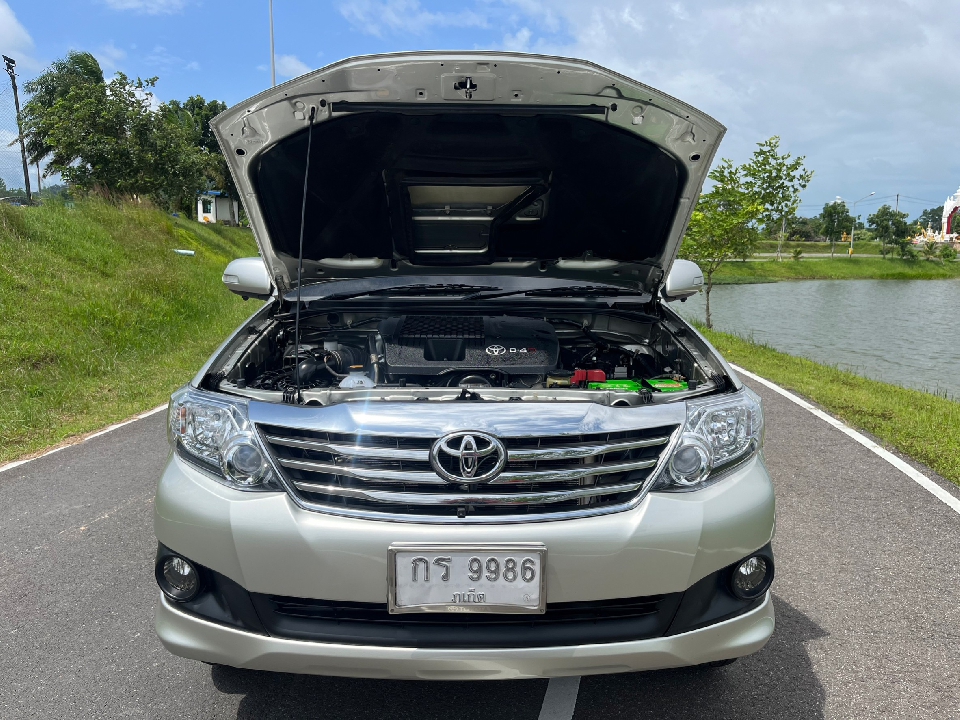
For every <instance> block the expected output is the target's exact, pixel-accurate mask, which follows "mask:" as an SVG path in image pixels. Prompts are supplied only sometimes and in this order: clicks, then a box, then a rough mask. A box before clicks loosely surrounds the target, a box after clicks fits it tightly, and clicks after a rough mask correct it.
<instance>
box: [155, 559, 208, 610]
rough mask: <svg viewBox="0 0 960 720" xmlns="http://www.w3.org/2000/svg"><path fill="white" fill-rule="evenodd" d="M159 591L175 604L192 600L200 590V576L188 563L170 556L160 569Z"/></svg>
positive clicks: (185, 560)
mask: <svg viewBox="0 0 960 720" xmlns="http://www.w3.org/2000/svg"><path fill="white" fill-rule="evenodd" d="M157 579H158V580H159V581H160V589H161V590H163V592H164V593H165V594H166V595H167V597H169V598H171V599H172V600H176V601H177V602H184V601H185V600H191V599H193V598H194V597H195V596H196V594H197V592H198V591H199V590H200V575H199V573H197V569H196V568H195V567H194V566H193V565H191V564H190V561H189V560H187V559H185V558H182V557H179V556H177V555H172V556H170V557H168V558H165V559H164V561H163V565H162V567H161V568H160V572H159V577H158V578H157Z"/></svg>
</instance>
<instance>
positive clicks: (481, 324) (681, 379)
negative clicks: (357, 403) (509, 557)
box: [216, 306, 724, 406]
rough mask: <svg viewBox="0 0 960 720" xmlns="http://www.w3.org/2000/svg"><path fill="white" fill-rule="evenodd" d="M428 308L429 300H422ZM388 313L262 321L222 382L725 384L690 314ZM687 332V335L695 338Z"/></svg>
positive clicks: (444, 388) (597, 389)
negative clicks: (689, 323) (679, 318)
mask: <svg viewBox="0 0 960 720" xmlns="http://www.w3.org/2000/svg"><path fill="white" fill-rule="evenodd" d="M418 310H419V308H418ZM511 310H512V311H511V312H510V313H509V314H483V315H470V314H452V313H450V312H443V311H441V310H439V309H433V310H431V311H428V312H424V311H422V310H419V311H418V312H406V313H404V314H395V315H394V314H390V315H387V316H383V315H378V314H373V313H366V314H364V313H339V312H327V313H319V314H314V315H311V316H310V317H308V318H305V319H304V321H303V322H302V323H301V325H300V337H299V342H298V341H297V337H296V331H295V323H293V322H291V321H290V319H289V316H284V317H280V316H275V317H274V318H272V319H268V320H265V321H260V322H259V323H257V322H255V323H252V324H251V325H249V326H248V328H247V335H246V336H242V337H241V339H240V340H241V341H240V342H239V343H236V344H235V347H234V348H233V352H232V353H230V357H229V359H228V360H227V361H226V362H225V363H224V364H223V365H222V370H220V371H219V372H218V373H216V376H217V377H216V384H217V386H218V388H219V389H220V390H222V391H226V392H231V393H235V394H241V395H245V396H248V397H252V398H256V399H259V400H266V401H272V402H294V398H295V397H296V395H297V389H298V387H299V389H300V393H301V395H300V397H301V402H303V403H305V404H308V405H310V404H314V405H316V404H320V405H328V404H333V403H338V402H346V401H350V400H368V401H369V400H375V399H379V400H395V401H402V400H503V401H523V400H537V401H544V400H558V401H581V402H583V401H590V402H599V403H602V404H607V405H613V406H635V405H643V404H647V403H651V402H666V401H669V400H671V399H679V397H682V396H689V395H691V394H693V393H696V394H701V393H702V392H705V391H712V390H714V389H717V388H718V387H721V386H722V384H723V382H724V379H723V376H722V369H720V368H718V367H715V366H714V365H713V363H712V362H711V361H710V360H708V357H709V351H707V350H706V349H705V348H698V345H699V342H691V340H693V339H694V338H692V337H690V334H689V333H687V332H686V328H685V327H684V326H683V325H682V324H680V323H674V324H671V323H670V322H669V320H667V319H663V318H656V317H651V316H645V315H639V316H638V315H636V314H633V315H631V314H627V315H624V314H620V313H615V312H611V313H556V314H551V315H544V314H542V313H541V314H537V315H534V314H533V313H523V312H522V311H518V308H516V306H514V308H512V309H511ZM684 336H686V337H684Z"/></svg>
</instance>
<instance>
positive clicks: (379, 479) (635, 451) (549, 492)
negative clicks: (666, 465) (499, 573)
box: [258, 424, 677, 522]
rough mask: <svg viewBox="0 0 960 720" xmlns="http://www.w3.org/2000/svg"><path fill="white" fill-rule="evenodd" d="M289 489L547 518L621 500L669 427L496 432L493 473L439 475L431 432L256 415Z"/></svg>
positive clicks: (449, 514) (325, 504)
mask: <svg viewBox="0 0 960 720" xmlns="http://www.w3.org/2000/svg"><path fill="white" fill-rule="evenodd" d="M258 428H259V431H260V435H261V437H262V438H263V440H264V442H265V444H266V445H267V447H268V449H269V451H270V453H271V455H272V456H273V460H274V462H275V464H276V466H277V468H278V469H279V470H280V472H281V474H282V475H283V477H284V480H285V481H286V484H287V486H288V488H289V489H290V491H291V493H292V494H293V495H294V496H295V497H296V498H297V499H298V501H300V504H301V505H303V506H304V507H307V508H309V509H315V510H321V511H323V510H326V511H332V512H336V513H338V514H343V515H353V516H366V517H382V518H384V519H398V520H408V521H409V520H414V521H416V520H421V521H427V522H429V521H446V520H449V521H457V520H461V521H462V520H463V519H467V520H479V521H487V522H509V521H511V520H533V519H537V520H554V519H561V518H567V517H579V516H583V515H592V514H600V513H607V512H615V511H617V510H622V509H624V508H626V507H629V506H630V505H631V503H633V502H634V501H635V500H637V498H638V497H639V496H640V494H641V493H642V492H643V491H644V490H645V484H646V481H647V480H648V479H649V477H650V475H651V473H652V472H653V470H654V468H655V467H656V466H657V465H658V463H659V462H660V460H661V456H662V454H663V452H664V451H665V449H666V448H667V447H668V446H669V444H670V440H671V438H672V436H673V434H674V433H675V432H676V430H677V428H676V426H662V427H654V428H645V429H642V430H625V431H616V432H603V433H593V434H579V435H562V436H552V437H515V438H510V437H500V440H501V442H502V443H503V444H504V446H505V448H506V451H507V461H506V466H505V467H504V470H503V472H501V473H500V475H498V476H497V477H495V478H494V479H493V480H490V481H488V482H483V483H469V482H466V481H464V482H448V481H447V480H445V479H444V478H442V477H440V476H439V475H438V474H437V473H436V472H435V471H434V470H433V467H432V466H431V464H430V449H431V447H432V446H433V444H434V442H436V440H437V439H438V437H437V436H432V437H392V436H388V435H375V434H363V435H361V434H341V433H328V432H321V431H315V430H303V429H293V428H286V427H279V426H274V425H265V424H260V425H259V426H258Z"/></svg>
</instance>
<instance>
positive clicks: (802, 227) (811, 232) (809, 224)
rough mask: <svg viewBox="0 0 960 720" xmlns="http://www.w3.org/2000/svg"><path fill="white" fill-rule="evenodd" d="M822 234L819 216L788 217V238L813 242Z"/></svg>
mask: <svg viewBox="0 0 960 720" xmlns="http://www.w3.org/2000/svg"><path fill="white" fill-rule="evenodd" d="M819 236H820V218H819V217H812V218H809V217H797V216H796V215H794V216H793V217H791V218H788V219H787V239H788V240H798V241H800V242H811V241H813V240H816V239H817V238H818V237H819Z"/></svg>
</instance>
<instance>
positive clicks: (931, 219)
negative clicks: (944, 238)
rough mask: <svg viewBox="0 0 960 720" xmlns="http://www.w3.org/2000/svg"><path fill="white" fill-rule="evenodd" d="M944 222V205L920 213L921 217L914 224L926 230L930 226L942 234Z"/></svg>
mask: <svg viewBox="0 0 960 720" xmlns="http://www.w3.org/2000/svg"><path fill="white" fill-rule="evenodd" d="M942 222H943V205H941V206H940V207H937V208H927V209H926V210H924V211H923V212H922V213H920V217H918V218H917V219H916V221H915V222H914V224H919V225H920V227H921V228H922V229H924V230H926V229H927V227H928V226H929V227H930V228H931V229H932V230H933V231H934V232H940V229H941V223H942Z"/></svg>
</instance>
